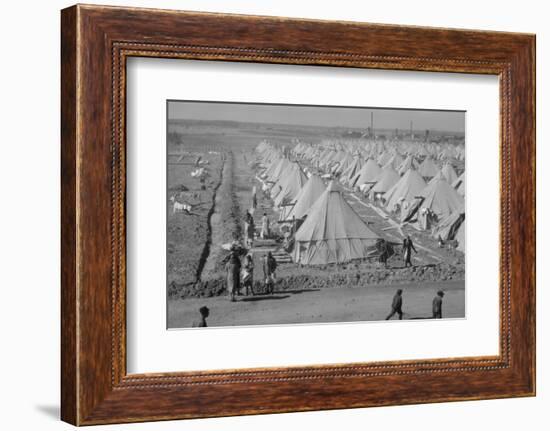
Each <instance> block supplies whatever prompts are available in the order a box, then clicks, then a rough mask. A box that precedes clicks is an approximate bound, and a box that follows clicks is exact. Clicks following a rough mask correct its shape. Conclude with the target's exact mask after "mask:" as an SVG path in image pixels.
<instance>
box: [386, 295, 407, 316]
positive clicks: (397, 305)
mask: <svg viewBox="0 0 550 431" xmlns="http://www.w3.org/2000/svg"><path fill="white" fill-rule="evenodd" d="M402 293H403V289H397V292H395V295H394V296H393V300H392V303H391V312H390V314H388V316H387V317H386V320H390V319H391V318H392V317H393V316H394V314H396V313H397V315H398V316H399V320H403V310H402V309H401V307H402V306H403V296H402Z"/></svg>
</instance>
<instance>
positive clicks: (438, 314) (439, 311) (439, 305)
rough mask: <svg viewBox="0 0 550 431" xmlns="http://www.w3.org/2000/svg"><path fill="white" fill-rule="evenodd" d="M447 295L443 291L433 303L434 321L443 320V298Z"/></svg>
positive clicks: (438, 293)
mask: <svg viewBox="0 0 550 431" xmlns="http://www.w3.org/2000/svg"><path fill="white" fill-rule="evenodd" d="M444 295H445V294H444V293H443V291H442V290H440V291H438V292H437V295H436V296H435V298H434V300H433V301H432V314H433V318H434V319H442V318H443V296H444Z"/></svg>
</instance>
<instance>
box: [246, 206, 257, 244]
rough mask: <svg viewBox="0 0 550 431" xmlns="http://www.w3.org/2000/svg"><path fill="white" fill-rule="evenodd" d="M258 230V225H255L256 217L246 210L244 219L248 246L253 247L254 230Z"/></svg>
mask: <svg viewBox="0 0 550 431" xmlns="http://www.w3.org/2000/svg"><path fill="white" fill-rule="evenodd" d="M255 230H256V226H255V225H254V217H252V214H250V212H248V211H247V212H246V216H245V220H244V232H245V235H246V246H247V247H248V248H252V245H253V244H254V232H255Z"/></svg>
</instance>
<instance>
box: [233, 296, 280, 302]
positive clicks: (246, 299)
mask: <svg viewBox="0 0 550 431" xmlns="http://www.w3.org/2000/svg"><path fill="white" fill-rule="evenodd" d="M286 298H290V295H266V296H250V297H248V298H243V299H241V301H243V302H251V301H263V300H265V299H267V300H269V299H286Z"/></svg>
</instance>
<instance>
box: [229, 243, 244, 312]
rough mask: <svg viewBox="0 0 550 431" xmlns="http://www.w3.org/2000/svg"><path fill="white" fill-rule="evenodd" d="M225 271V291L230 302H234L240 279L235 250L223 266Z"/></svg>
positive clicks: (239, 268)
mask: <svg viewBox="0 0 550 431" xmlns="http://www.w3.org/2000/svg"><path fill="white" fill-rule="evenodd" d="M225 270H226V271H227V291H228V292H229V295H230V297H231V302H235V295H236V294H238V293H239V289H240V278H241V260H240V259H239V256H238V254H237V251H236V250H232V251H231V254H230V255H229V259H228V260H227V263H226V264H225Z"/></svg>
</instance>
